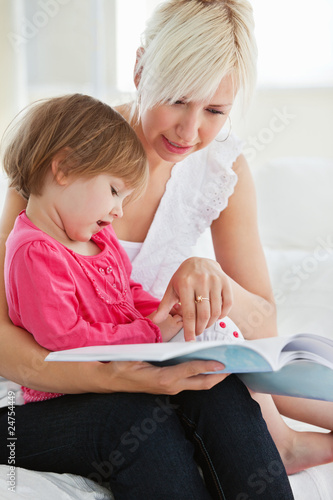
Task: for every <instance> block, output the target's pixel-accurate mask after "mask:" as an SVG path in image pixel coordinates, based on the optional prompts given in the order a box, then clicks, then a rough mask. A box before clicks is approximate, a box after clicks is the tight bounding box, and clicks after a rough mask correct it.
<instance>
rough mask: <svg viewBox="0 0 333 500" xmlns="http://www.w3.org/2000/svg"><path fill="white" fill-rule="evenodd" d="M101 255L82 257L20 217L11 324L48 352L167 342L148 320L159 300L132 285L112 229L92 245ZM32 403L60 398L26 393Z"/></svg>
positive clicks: (13, 239)
mask: <svg viewBox="0 0 333 500" xmlns="http://www.w3.org/2000/svg"><path fill="white" fill-rule="evenodd" d="M92 240H93V241H94V242H95V243H96V244H97V245H98V246H99V248H100V249H101V252H100V253H99V254H98V255H94V256H84V255H79V254H77V253H75V252H73V251H72V250H70V249H68V248H66V247H65V246H63V245H62V244H61V243H59V242H58V241H56V240H54V239H53V238H51V237H50V236H48V235H47V234H46V233H44V232H43V231H41V230H40V229H38V228H37V227H36V226H35V225H34V224H32V222H31V221H30V220H29V219H28V217H27V216H26V214H25V212H22V213H21V214H20V215H19V217H18V218H17V220H16V222H15V226H14V229H13V231H12V232H11V234H10V236H9V238H8V240H7V244H6V260H5V284H6V295H7V301H8V308H9V316H10V318H11V320H12V321H13V323H14V324H15V325H17V326H20V327H22V328H24V329H26V330H28V331H29V332H30V333H32V335H33V336H34V337H35V339H36V341H37V342H38V343H39V344H40V345H42V346H43V347H46V348H47V349H49V350H62V349H71V348H75V347H84V346H89V345H103V344H137V343H143V342H161V341H162V338H161V333H160V330H159V328H158V327H157V326H156V325H155V324H154V323H152V321H150V320H149V319H148V318H145V316H147V315H149V314H150V313H151V312H153V311H154V310H155V309H156V308H157V307H158V305H159V300H157V299H155V298H154V297H152V296H151V295H150V294H149V293H148V292H145V291H144V290H143V289H142V286H141V285H140V284H138V283H135V282H134V281H133V280H131V278H130V275H131V270H132V266H131V263H130V261H129V259H128V257H127V254H126V252H125V251H124V250H123V249H122V247H121V245H120V243H119V242H118V240H117V237H116V236H115V233H114V231H113V228H112V226H108V227H106V228H105V229H103V230H102V231H100V232H99V233H98V235H95V236H93V237H92ZM23 390H24V397H25V401H26V402H31V401H40V400H43V399H49V398H51V397H56V396H59V394H54V393H43V392H40V391H35V390H31V389H28V388H23Z"/></svg>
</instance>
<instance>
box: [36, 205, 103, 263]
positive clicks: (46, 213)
mask: <svg viewBox="0 0 333 500" xmlns="http://www.w3.org/2000/svg"><path fill="white" fill-rule="evenodd" d="M26 215H27V217H28V219H29V220H30V221H31V222H32V223H33V224H34V225H35V226H36V227H38V229H40V230H41V231H43V232H44V233H46V234H48V235H49V236H51V238H53V239H55V240H56V241H58V242H59V243H61V244H62V245H64V246H65V247H66V248H69V249H70V250H73V252H75V253H77V254H80V255H86V256H93V255H97V254H99V253H100V252H101V249H100V248H99V247H98V245H97V244H96V243H95V242H94V241H92V240H89V241H73V240H71V239H70V238H69V237H68V236H67V234H66V232H65V230H64V229H63V227H62V224H61V221H59V220H58V216H57V213H56V211H55V210H53V208H52V206H51V205H50V204H48V205H47V207H44V206H43V204H42V203H41V199H40V198H38V200H37V199H36V197H35V196H30V198H29V201H28V205H27V208H26Z"/></svg>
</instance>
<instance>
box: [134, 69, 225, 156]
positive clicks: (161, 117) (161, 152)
mask: <svg viewBox="0 0 333 500" xmlns="http://www.w3.org/2000/svg"><path fill="white" fill-rule="evenodd" d="M234 98H235V90H234V85H233V82H232V79H231V77H230V76H227V77H225V78H224V79H223V80H222V81H221V83H220V86H219V87H218V89H217V91H216V93H215V94H214V96H213V97H212V98H211V99H209V101H201V102H195V101H190V100H188V99H187V97H186V96H184V99H183V100H181V101H176V102H174V103H167V104H161V105H158V106H155V107H154V108H152V109H149V110H147V111H146V112H144V113H143V114H142V116H141V127H142V133H143V142H144V145H145V147H146V152H147V154H148V158H149V155H151V154H154V155H156V154H157V155H158V157H159V158H161V159H162V160H164V161H167V162H171V163H177V162H179V161H181V160H183V159H184V158H185V157H186V156H188V155H190V154H191V153H194V152H195V151H199V150H200V149H202V148H204V147H206V146H207V145H208V144H209V143H210V142H212V140H213V139H214V138H215V137H216V136H217V134H218V133H219V131H220V130H221V128H222V127H223V125H224V124H225V122H226V120H227V118H228V115H229V113H230V111H231V108H232V104H233V101H234Z"/></svg>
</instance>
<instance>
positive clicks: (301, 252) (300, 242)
mask: <svg viewBox="0 0 333 500" xmlns="http://www.w3.org/2000/svg"><path fill="white" fill-rule="evenodd" d="M255 182H256V186H257V194H258V211H259V224H260V230H261V236H262V241H263V244H264V248H265V252H266V256H267V260H268V265H269V269H270V273H271V278H272V282H273V288H274V292H275V296H276V301H277V305H278V322H279V333H280V335H290V334H294V333H298V332H312V333H317V334H320V335H325V336H329V337H330V338H333V226H332V214H333V196H332V187H333V162H332V161H331V160H325V159H321V158H312V159H305V158H284V159H277V160H274V161H272V162H270V163H269V164H267V165H265V166H264V167H262V168H261V169H260V170H258V171H257V172H256V173H255ZM9 387H10V388H13V384H11V383H9V382H7V381H5V380H2V381H0V396H1V395H2V396H3V397H6V395H7V391H8V389H9ZM288 423H289V424H290V425H292V426H294V427H296V428H298V429H303V430H304V429H307V428H309V426H306V425H305V424H302V423H299V422H295V421H290V420H289V419H288ZM7 474H8V467H7V466H4V465H3V466H0V498H1V500H23V499H34V500H45V498H48V499H49V500H67V499H72V500H106V499H110V498H112V496H111V494H110V493H109V492H108V491H107V490H105V489H104V488H102V487H100V486H98V485H96V484H95V483H93V482H92V481H90V480H86V479H83V478H81V477H79V476H74V475H70V474H62V475H59V474H53V473H39V472H34V471H27V470H24V469H19V468H18V469H16V491H15V493H13V492H12V491H10V490H8V487H9V484H8V476H7ZM290 482H291V485H292V488H293V491H294V496H295V500H332V498H333V464H332V463H331V464H327V465H322V466H320V467H314V468H312V469H308V470H307V471H303V472H301V473H298V474H294V475H293V476H291V477H290ZM281 500H283V499H281Z"/></svg>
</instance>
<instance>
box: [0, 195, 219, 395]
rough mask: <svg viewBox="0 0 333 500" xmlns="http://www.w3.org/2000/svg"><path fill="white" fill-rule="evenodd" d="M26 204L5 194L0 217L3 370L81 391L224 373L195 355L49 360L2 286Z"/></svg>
mask: <svg viewBox="0 0 333 500" xmlns="http://www.w3.org/2000/svg"><path fill="white" fill-rule="evenodd" d="M25 206H26V203H25V201H24V200H23V198H21V196H20V195H18V194H17V192H16V191H14V190H13V189H9V190H8V192H7V195H6V200H5V205H4V210H3V213H2V217H1V220H0V375H1V376H3V377H6V378H8V379H10V380H13V381H14V382H17V383H18V384H21V385H26V386H28V387H31V388H32V389H36V390H40V391H49V392H57V393H59V392H64V393H70V394H78V393H84V392H99V393H108V392H116V391H123V392H149V393H152V394H176V393H177V392H180V391H183V390H200V389H204V390H205V389H209V388H210V387H213V386H214V385H215V384H217V383H219V382H220V381H221V380H223V379H224V378H225V375H221V374H213V375H202V373H204V372H214V371H217V370H221V369H223V368H224V367H223V365H221V364H220V363H216V362H215V361H191V362H188V363H182V364H180V365H177V366H170V367H164V368H159V367H155V366H152V365H150V364H148V363H133V362H115V363H98V362H91V363H87V362H85V363H67V362H66V363H60V362H54V363H52V362H49V363H48V362H45V361H44V359H45V357H46V356H47V354H48V353H49V351H47V350H46V349H44V348H43V347H41V346H40V345H38V344H37V343H36V341H35V340H34V338H33V337H32V335H31V334H30V333H28V332H26V331H25V330H22V329H21V328H17V327H15V326H14V325H13V324H12V323H11V321H10V319H9V317H8V313H7V302H6V295H5V286H4V276H3V269H4V257H5V242H6V239H7V237H8V234H9V233H10V231H11V229H12V227H13V224H14V221H15V218H16V217H17V215H18V214H19V212H20V211H21V210H23V209H24V208H25Z"/></svg>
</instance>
